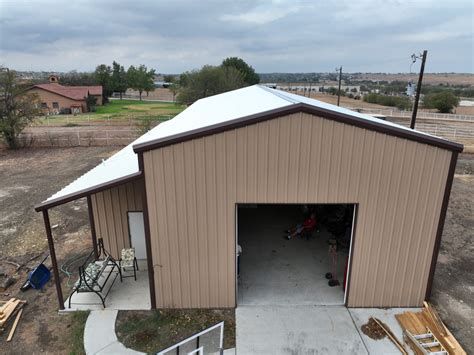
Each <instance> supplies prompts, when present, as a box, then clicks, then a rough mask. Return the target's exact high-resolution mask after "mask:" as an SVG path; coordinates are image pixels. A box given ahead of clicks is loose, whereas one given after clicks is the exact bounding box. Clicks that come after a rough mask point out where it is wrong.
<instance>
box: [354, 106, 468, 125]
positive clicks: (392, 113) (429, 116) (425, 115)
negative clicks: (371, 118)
mask: <svg viewBox="0 0 474 355" xmlns="http://www.w3.org/2000/svg"><path fill="white" fill-rule="evenodd" d="M350 110H354V111H358V112H361V113H367V114H375V115H385V116H388V117H401V118H411V116H412V111H401V110H396V109H377V108H355V107H354V108H350ZM416 117H417V118H421V119H425V120H440V121H465V122H474V116H473V115H457V114H451V113H436V112H426V111H418V112H417V114H416Z"/></svg>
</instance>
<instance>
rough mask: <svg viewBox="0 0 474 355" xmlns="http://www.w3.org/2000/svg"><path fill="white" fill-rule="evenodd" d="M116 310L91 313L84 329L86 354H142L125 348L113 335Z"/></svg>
mask: <svg viewBox="0 0 474 355" xmlns="http://www.w3.org/2000/svg"><path fill="white" fill-rule="evenodd" d="M117 314H118V311H117V310H101V311H91V312H90V314H89V317H88V318H87V322H86V326H85V328H84V350H85V352H86V354H88V355H89V354H144V353H141V352H138V351H135V350H132V349H128V348H126V347H125V346H124V345H123V344H122V343H120V342H119V341H118V339H117V336H116V335H115V320H116V318H117Z"/></svg>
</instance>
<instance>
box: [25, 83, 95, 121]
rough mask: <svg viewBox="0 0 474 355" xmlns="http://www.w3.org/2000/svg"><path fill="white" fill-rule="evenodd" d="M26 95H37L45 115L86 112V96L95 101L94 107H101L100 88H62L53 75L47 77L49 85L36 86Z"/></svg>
mask: <svg viewBox="0 0 474 355" xmlns="http://www.w3.org/2000/svg"><path fill="white" fill-rule="evenodd" d="M28 93H34V94H37V95H38V96H39V98H40V101H41V108H42V109H43V111H44V112H45V113H47V114H59V113H74V114H76V113H82V112H87V104H86V98H87V96H88V95H91V96H94V97H95V98H96V99H97V102H96V105H99V106H100V105H102V103H103V97H102V86H100V85H98V86H64V85H61V84H59V82H58V78H57V76H55V75H51V76H50V77H49V83H47V84H36V85H33V86H32V87H31V88H29V89H28Z"/></svg>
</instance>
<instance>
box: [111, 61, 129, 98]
mask: <svg viewBox="0 0 474 355" xmlns="http://www.w3.org/2000/svg"><path fill="white" fill-rule="evenodd" d="M110 80H111V88H112V90H113V91H114V92H118V93H119V94H120V100H122V94H123V93H124V92H125V91H127V88H128V83H127V73H126V72H125V69H124V67H123V65H120V64H119V63H117V62H116V61H115V60H114V62H113V63H112V76H111V78H110Z"/></svg>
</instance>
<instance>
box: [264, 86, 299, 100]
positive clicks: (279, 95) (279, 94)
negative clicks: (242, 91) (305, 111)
mask: <svg viewBox="0 0 474 355" xmlns="http://www.w3.org/2000/svg"><path fill="white" fill-rule="evenodd" d="M257 86H258V87H259V88H260V89H262V90H265V91H266V92H269V93H270V94H273V95H275V96H276V97H279V98H280V99H283V100H285V101H288V102H291V103H292V104H299V103H301V101H298V100H295V99H290V98H289V97H287V96H286V95H284V94H282V93H280V92H279V91H277V90H272V89H270V88H269V87H266V86H264V85H260V84H258V85H257Z"/></svg>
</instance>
